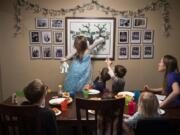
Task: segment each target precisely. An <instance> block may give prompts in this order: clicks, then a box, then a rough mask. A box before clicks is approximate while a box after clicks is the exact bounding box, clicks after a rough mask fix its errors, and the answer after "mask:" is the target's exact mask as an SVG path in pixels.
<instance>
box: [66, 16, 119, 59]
mask: <svg viewBox="0 0 180 135" xmlns="http://www.w3.org/2000/svg"><path fill="white" fill-rule="evenodd" d="M115 22H116V20H115V18H83V17H67V18H66V37H68V38H66V45H67V46H66V55H69V54H71V53H73V52H74V51H75V49H74V47H73V46H74V39H75V37H76V36H78V35H83V36H85V37H86V38H87V40H88V44H89V46H90V45H92V44H93V43H94V42H95V40H98V39H99V38H100V37H101V38H104V40H105V42H104V43H103V44H102V45H101V46H100V47H99V46H97V47H95V48H94V50H93V51H92V52H93V54H92V58H93V59H106V58H107V56H108V57H109V58H111V59H114V43H115Z"/></svg>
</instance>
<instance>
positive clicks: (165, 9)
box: [15, 0, 170, 36]
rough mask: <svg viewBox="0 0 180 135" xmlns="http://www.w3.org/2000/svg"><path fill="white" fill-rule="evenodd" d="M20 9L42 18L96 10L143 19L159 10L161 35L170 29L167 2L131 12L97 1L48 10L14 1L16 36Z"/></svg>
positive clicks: (22, 1) (156, 3)
mask: <svg viewBox="0 0 180 135" xmlns="http://www.w3.org/2000/svg"><path fill="white" fill-rule="evenodd" d="M22 8H24V9H26V10H32V11H33V12H34V13H41V14H42V15H44V16H47V15H50V16H65V15H66V14H68V13H72V15H73V16H75V15H76V13H82V12H84V11H86V10H92V9H94V8H96V9H97V10H100V11H102V12H104V13H105V14H110V15H112V16H113V17H115V16H123V17H143V16H144V15H145V13H146V12H148V11H157V10H159V11H160V13H161V16H162V23H163V27H162V28H163V34H164V35H165V36H169V29H170V19H169V18H170V17H169V10H170V4H169V2H168V0H156V1H155V2H152V3H150V4H147V5H145V6H144V7H143V8H140V9H137V10H134V11H131V10H123V11H120V10H116V9H113V8H111V7H109V6H104V5H102V4H100V3H99V2H98V1H97V0H91V2H89V3H86V4H83V5H81V6H80V5H77V6H75V7H74V8H70V9H64V8H61V9H58V10H55V9H48V8H44V7H40V6H39V5H38V4H35V3H31V2H29V1H28V0H16V2H15V18H16V24H15V29H16V31H15V35H18V34H20V33H21V29H22Z"/></svg>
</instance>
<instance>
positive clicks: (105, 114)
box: [76, 98, 125, 135]
mask: <svg viewBox="0 0 180 135" xmlns="http://www.w3.org/2000/svg"><path fill="white" fill-rule="evenodd" d="M124 102H125V99H124V98H122V99H103V100H89V99H83V98H76V112H77V119H78V121H79V126H81V127H80V128H79V129H82V121H83V120H84V119H83V118H85V120H86V121H87V123H90V121H92V117H93V118H94V121H95V127H94V128H95V129H96V131H95V134H97V130H98V131H100V132H101V133H102V134H103V135H104V134H105V133H106V132H107V130H109V131H108V132H109V133H110V134H112V135H113V132H114V130H115V129H116V130H122V119H123V112H124ZM81 110H85V114H84V116H83V114H82V113H81ZM88 110H94V111H95V112H94V113H95V114H94V115H90V114H89V113H88ZM98 121H101V122H100V127H99V126H98ZM118 121H119V122H118ZM115 122H116V123H115ZM117 123H118V124H119V125H117ZM107 127H108V128H107ZM120 132H121V131H120ZM120 132H117V134H118V133H120ZM81 133H82V132H81Z"/></svg>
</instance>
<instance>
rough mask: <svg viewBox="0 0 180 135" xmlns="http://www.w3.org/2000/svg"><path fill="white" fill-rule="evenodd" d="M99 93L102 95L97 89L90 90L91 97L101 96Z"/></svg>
mask: <svg viewBox="0 0 180 135" xmlns="http://www.w3.org/2000/svg"><path fill="white" fill-rule="evenodd" d="M99 93H100V91H99V90H95V89H90V90H88V94H90V95H93V94H99Z"/></svg>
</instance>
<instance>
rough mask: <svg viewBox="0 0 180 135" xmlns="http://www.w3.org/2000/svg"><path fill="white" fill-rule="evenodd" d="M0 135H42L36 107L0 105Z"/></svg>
mask: <svg viewBox="0 0 180 135" xmlns="http://www.w3.org/2000/svg"><path fill="white" fill-rule="evenodd" d="M0 134H1V135H42V134H43V133H42V132H41V119H40V117H39V108H38V107H37V106H30V105H27V106H25V105H22V106H12V105H5V104H0Z"/></svg>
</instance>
